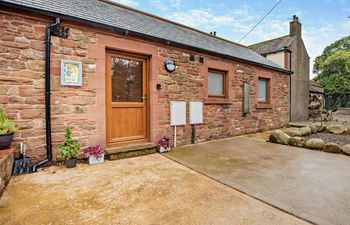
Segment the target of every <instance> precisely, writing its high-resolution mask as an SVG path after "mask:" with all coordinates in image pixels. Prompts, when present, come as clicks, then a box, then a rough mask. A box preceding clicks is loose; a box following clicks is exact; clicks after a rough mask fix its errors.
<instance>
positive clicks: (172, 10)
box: [114, 0, 350, 66]
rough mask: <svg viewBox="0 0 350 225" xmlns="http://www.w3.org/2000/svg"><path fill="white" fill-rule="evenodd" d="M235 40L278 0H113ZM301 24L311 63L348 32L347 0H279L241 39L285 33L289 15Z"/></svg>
mask: <svg viewBox="0 0 350 225" xmlns="http://www.w3.org/2000/svg"><path fill="white" fill-rule="evenodd" d="M114 1H115V2H119V3H121V4H124V5H128V6H131V7H133V8H136V9H139V10H142V11H145V12H149V13H152V14H155V15H158V16H161V17H164V18H167V19H171V20H174V21H176V22H179V23H182V24H185V25H188V26H191V27H194V28H197V29H200V30H202V31H206V32H210V31H217V35H218V36H221V37H224V38H226V39H229V40H232V41H236V42H238V41H239V40H240V39H241V38H242V37H243V36H244V34H246V33H247V32H248V31H249V30H250V28H252V27H253V26H254V25H255V23H256V22H257V21H259V19H260V18H261V17H263V15H264V14H265V13H266V12H268V11H269V10H270V9H271V8H272V6H273V5H274V4H275V3H276V2H277V0H270V1H268V0H254V1H248V0H215V1H213V0H211V1H210V0H196V1H194V0H114ZM293 14H296V15H298V16H299V19H300V21H301V23H302V24H303V39H304V41H305V44H306V48H307V50H308V52H309V55H310V57H311V66H312V65H313V60H314V59H315V57H316V56H318V55H320V54H321V53H322V51H323V49H324V47H325V46H327V45H328V44H330V43H332V42H334V41H335V40H337V39H339V38H341V37H344V36H347V35H350V19H349V18H348V17H349V16H350V0H282V2H281V3H280V4H279V5H278V6H277V8H275V10H274V11H273V12H272V13H271V14H270V15H269V16H267V17H266V18H265V20H264V21H263V22H262V23H261V24H260V25H259V26H258V27H257V28H256V29H255V30H254V31H253V32H252V33H250V35H249V36H248V37H246V38H245V39H244V40H243V41H242V42H241V43H242V44H245V45H249V44H253V43H256V42H260V41H263V40H268V39H271V38H276V37H279V36H283V35H287V34H288V32H289V21H290V19H291V18H292V15H293Z"/></svg>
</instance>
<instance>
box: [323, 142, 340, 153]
mask: <svg viewBox="0 0 350 225" xmlns="http://www.w3.org/2000/svg"><path fill="white" fill-rule="evenodd" d="M323 150H324V151H325V152H329V153H340V152H341V151H342V148H341V147H340V146H339V145H338V144H336V143H333V142H329V143H327V144H325V145H324V147H323Z"/></svg>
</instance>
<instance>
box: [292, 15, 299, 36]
mask: <svg viewBox="0 0 350 225" xmlns="http://www.w3.org/2000/svg"><path fill="white" fill-rule="evenodd" d="M289 35H290V36H298V37H301V23H300V22H299V18H298V17H297V16H296V15H293V20H292V21H291V22H290V23H289Z"/></svg>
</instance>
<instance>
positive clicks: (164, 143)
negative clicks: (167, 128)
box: [157, 137, 170, 153]
mask: <svg viewBox="0 0 350 225" xmlns="http://www.w3.org/2000/svg"><path fill="white" fill-rule="evenodd" d="M157 149H158V151H159V152H160V153H162V152H168V151H170V141H169V138H167V137H163V138H162V139H160V140H159V141H158V142H157Z"/></svg>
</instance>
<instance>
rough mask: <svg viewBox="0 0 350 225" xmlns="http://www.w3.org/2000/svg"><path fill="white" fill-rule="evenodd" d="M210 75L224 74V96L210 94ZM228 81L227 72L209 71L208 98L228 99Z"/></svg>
mask: <svg viewBox="0 0 350 225" xmlns="http://www.w3.org/2000/svg"><path fill="white" fill-rule="evenodd" d="M209 73H216V74H222V75H223V92H224V93H223V94H210V93H209V76H210V74H209ZM226 79H227V72H226V71H222V70H216V69H208V91H207V93H208V97H209V98H226V97H227V90H226V84H227V82H226Z"/></svg>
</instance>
